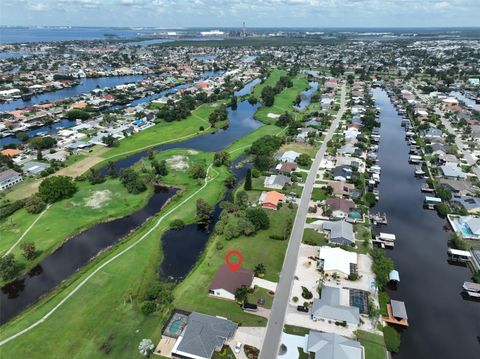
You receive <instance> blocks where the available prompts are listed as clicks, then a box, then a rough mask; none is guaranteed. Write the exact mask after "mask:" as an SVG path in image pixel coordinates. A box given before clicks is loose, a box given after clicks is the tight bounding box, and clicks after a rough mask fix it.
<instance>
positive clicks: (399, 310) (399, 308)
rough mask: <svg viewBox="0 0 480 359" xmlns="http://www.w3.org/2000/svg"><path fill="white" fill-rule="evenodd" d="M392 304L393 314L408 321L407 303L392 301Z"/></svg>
mask: <svg viewBox="0 0 480 359" xmlns="http://www.w3.org/2000/svg"><path fill="white" fill-rule="evenodd" d="M390 304H391V305H392V313H393V316H394V317H396V318H402V319H408V316H407V309H406V308H405V303H403V302H400V301H398V300H393V299H392V300H391V301H390Z"/></svg>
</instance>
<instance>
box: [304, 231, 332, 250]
mask: <svg viewBox="0 0 480 359" xmlns="http://www.w3.org/2000/svg"><path fill="white" fill-rule="evenodd" d="M302 242H303V243H305V244H309V245H311V246H325V245H328V243H327V241H326V239H325V233H318V232H317V231H316V230H314V229H311V228H306V229H305V230H304V231H303V238H302Z"/></svg>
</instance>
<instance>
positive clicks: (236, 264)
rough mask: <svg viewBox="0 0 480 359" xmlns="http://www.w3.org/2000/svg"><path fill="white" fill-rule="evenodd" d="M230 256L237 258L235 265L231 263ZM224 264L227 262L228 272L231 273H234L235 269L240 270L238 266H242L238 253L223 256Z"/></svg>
mask: <svg viewBox="0 0 480 359" xmlns="http://www.w3.org/2000/svg"><path fill="white" fill-rule="evenodd" d="M231 256H237V257H238V260H237V263H232V262H231V261H230V257H231ZM225 262H227V266H228V267H229V268H230V270H231V271H232V272H236V271H237V269H238V268H240V265H241V264H242V255H241V254H240V252H239V251H230V252H228V253H227V255H226V256H225Z"/></svg>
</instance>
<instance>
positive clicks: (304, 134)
mask: <svg viewBox="0 0 480 359" xmlns="http://www.w3.org/2000/svg"><path fill="white" fill-rule="evenodd" d="M311 133H312V134H314V135H315V134H316V133H317V130H315V129H313V128H301V129H300V132H299V134H298V135H297V137H296V138H295V140H296V141H297V142H306V141H307V140H308V137H309V135H310V134H311Z"/></svg>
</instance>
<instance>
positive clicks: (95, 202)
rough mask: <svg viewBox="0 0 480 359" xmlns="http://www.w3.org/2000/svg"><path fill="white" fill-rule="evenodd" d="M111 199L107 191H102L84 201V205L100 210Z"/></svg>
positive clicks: (110, 193) (110, 194)
mask: <svg viewBox="0 0 480 359" xmlns="http://www.w3.org/2000/svg"><path fill="white" fill-rule="evenodd" d="M110 198H112V192H110V191H109V190H108V189H106V190H104V191H96V192H95V193H93V194H92V195H91V196H90V197H88V198H87V199H86V200H85V205H86V206H87V207H91V208H101V207H102V206H103V204H104V203H106V202H108V201H109V200H110Z"/></svg>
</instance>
